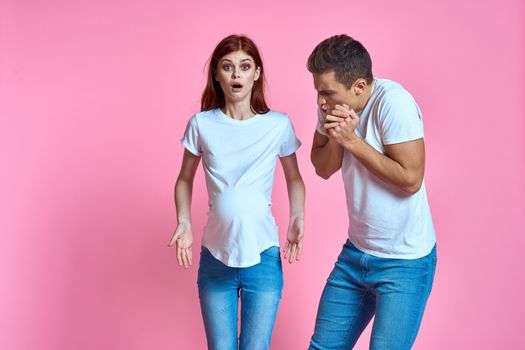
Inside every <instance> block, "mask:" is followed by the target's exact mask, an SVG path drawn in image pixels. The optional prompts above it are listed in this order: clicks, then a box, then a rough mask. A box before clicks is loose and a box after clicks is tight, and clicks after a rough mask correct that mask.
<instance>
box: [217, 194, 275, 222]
mask: <svg viewBox="0 0 525 350" xmlns="http://www.w3.org/2000/svg"><path fill="white" fill-rule="evenodd" d="M210 209H211V211H212V212H213V214H215V215H216V216H217V218H218V219H219V220H221V221H223V222H231V221H234V220H235V219H242V218H246V217H252V218H263V217H266V216H268V215H270V216H271V211H270V201H269V200H268V199H267V198H266V196H265V195H264V194H261V193H255V192H253V191H246V190H244V191H240V190H235V191H228V192H222V193H220V194H218V195H216V196H215V197H214V198H213V201H212V203H211V208H210Z"/></svg>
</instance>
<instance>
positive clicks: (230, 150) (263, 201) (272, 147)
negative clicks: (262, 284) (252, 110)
mask: <svg viewBox="0 0 525 350" xmlns="http://www.w3.org/2000/svg"><path fill="white" fill-rule="evenodd" d="M181 142H182V144H183V146H184V147H185V148H186V149H187V150H188V151H190V152H191V153H193V154H194V155H196V156H202V165H203V168H204V173H205V178H206V187H207V190H208V198H209V199H208V204H209V212H208V222H207V224H206V226H205V228H204V233H203V236H202V244H203V246H205V247H206V248H208V249H209V250H210V252H211V254H212V255H213V256H214V257H215V258H216V259H218V260H220V261H221V262H223V263H224V264H225V265H227V266H231V267H248V266H252V265H255V264H257V263H259V262H260V253H261V252H262V251H264V250H265V249H267V248H269V247H272V246H279V236H278V229H277V225H276V223H275V220H274V218H273V215H272V211H271V206H272V188H273V179H274V171H275V166H276V163H277V157H286V156H289V155H291V154H293V153H294V152H295V151H296V150H297V149H298V148H299V146H300V145H301V143H300V141H299V140H298V139H297V137H296V136H295V132H294V129H293V126H292V123H291V121H290V119H289V118H288V116H287V115H286V114H283V113H279V112H273V111H270V112H268V113H265V114H256V115H255V116H253V117H251V118H250V119H247V120H235V119H232V118H230V117H229V116H227V115H226V114H224V113H223V112H222V111H221V110H220V109H214V110H210V111H205V112H201V113H197V114H196V115H194V116H193V117H191V119H190V121H189V122H188V125H187V128H186V132H185V134H184V137H183V138H182V140H181Z"/></svg>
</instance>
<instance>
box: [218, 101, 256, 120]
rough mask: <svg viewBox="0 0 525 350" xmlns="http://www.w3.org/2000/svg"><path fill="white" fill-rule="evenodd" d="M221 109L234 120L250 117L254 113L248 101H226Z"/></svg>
mask: <svg viewBox="0 0 525 350" xmlns="http://www.w3.org/2000/svg"><path fill="white" fill-rule="evenodd" d="M221 110H222V112H223V113H224V114H226V115H227V116H228V117H230V118H232V119H235V120H246V119H250V118H251V117H253V116H254V115H255V114H256V113H255V112H254V111H253V110H252V108H251V106H250V103H226V105H225V106H224V107H222V108H221Z"/></svg>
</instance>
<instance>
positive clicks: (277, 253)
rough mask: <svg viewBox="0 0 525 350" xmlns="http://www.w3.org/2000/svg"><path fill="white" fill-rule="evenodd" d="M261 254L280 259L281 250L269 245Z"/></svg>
mask: <svg viewBox="0 0 525 350" xmlns="http://www.w3.org/2000/svg"><path fill="white" fill-rule="evenodd" d="M261 255H265V256H269V257H271V258H273V259H277V260H279V259H281V252H280V250H279V247H270V248H268V249H266V250H264V251H263V252H262V253H261Z"/></svg>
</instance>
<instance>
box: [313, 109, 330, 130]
mask: <svg viewBox="0 0 525 350" xmlns="http://www.w3.org/2000/svg"><path fill="white" fill-rule="evenodd" d="M323 123H324V119H323V114H322V113H321V108H317V127H316V128H315V130H317V132H318V133H320V134H321V135H324V136H328V134H327V133H326V131H325V130H324V128H323Z"/></svg>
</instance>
